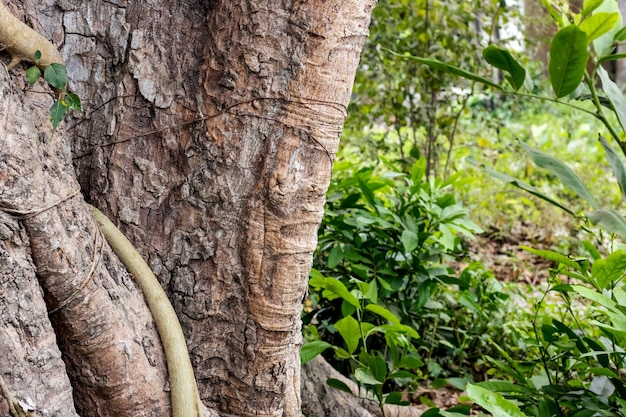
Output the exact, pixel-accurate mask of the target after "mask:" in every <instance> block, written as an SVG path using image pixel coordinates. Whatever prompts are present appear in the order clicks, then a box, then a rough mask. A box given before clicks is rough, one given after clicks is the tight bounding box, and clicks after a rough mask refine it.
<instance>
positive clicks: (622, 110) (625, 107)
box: [598, 66, 626, 132]
mask: <svg viewBox="0 0 626 417" xmlns="http://www.w3.org/2000/svg"><path fill="white" fill-rule="evenodd" d="M598 75H599V76H600V80H601V81H602V89H603V90H604V92H605V93H606V95H607V97H608V98H609V100H610V101H611V106H612V107H613V111H614V112H615V114H616V115H617V120H618V121H619V124H620V126H622V130H624V131H625V132H626V99H624V94H623V93H622V90H621V89H620V88H619V87H618V86H617V84H615V82H613V80H611V78H609V74H608V73H607V72H606V70H605V69H604V68H602V66H598Z"/></svg>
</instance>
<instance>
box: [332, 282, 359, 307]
mask: <svg viewBox="0 0 626 417" xmlns="http://www.w3.org/2000/svg"><path fill="white" fill-rule="evenodd" d="M324 289H326V290H328V291H330V292H332V293H333V294H335V295H337V296H339V297H341V298H342V299H344V300H346V301H347V302H348V303H350V304H352V305H353V306H355V307H356V308H358V309H360V308H361V306H360V304H359V300H357V299H356V297H355V296H354V295H352V293H350V291H348V289H347V288H346V286H345V285H343V283H342V282H341V281H339V280H338V279H335V278H325V281H324Z"/></svg>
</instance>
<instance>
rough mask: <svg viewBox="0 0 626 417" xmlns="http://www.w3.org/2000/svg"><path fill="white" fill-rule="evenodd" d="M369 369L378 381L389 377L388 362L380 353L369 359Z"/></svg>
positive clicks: (383, 380)
mask: <svg viewBox="0 0 626 417" xmlns="http://www.w3.org/2000/svg"><path fill="white" fill-rule="evenodd" d="M368 363H369V370H370V372H371V373H372V376H374V378H376V380H377V381H380V382H385V379H386V378H387V364H386V363H385V360H384V359H383V358H381V357H380V355H376V356H372V357H370V360H369V362H368Z"/></svg>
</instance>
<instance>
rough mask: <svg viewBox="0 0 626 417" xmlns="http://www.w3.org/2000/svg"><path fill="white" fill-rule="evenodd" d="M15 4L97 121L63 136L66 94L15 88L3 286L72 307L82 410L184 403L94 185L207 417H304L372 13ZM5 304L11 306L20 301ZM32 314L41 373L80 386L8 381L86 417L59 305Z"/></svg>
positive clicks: (10, 80) (7, 154)
mask: <svg viewBox="0 0 626 417" xmlns="http://www.w3.org/2000/svg"><path fill="white" fill-rule="evenodd" d="M14 4H15V7H12V8H11V9H12V10H13V11H14V12H15V14H16V15H18V16H19V17H21V18H23V19H24V20H25V21H27V22H29V23H30V24H31V25H33V26H34V27H35V29H37V30H38V31H40V32H41V33H42V34H44V36H46V37H47V38H49V39H51V40H52V41H53V42H54V43H55V44H56V45H60V46H61V52H62V55H63V56H64V58H65V61H66V65H67V67H68V72H69V79H70V86H69V87H70V89H71V90H72V91H74V92H76V93H77V94H79V96H80V97H81V98H82V100H83V107H84V108H85V110H86V116H85V117H84V118H77V119H76V120H74V121H72V122H69V123H68V124H67V125H66V126H65V127H63V126H62V127H61V129H60V130H59V131H58V132H57V133H56V134H55V135H54V136H51V134H50V128H49V126H48V121H47V119H48V116H47V111H48V110H47V109H48V108H49V107H50V104H51V99H50V97H49V96H48V95H46V94H37V93H35V92H31V91H28V90H27V91H25V92H23V91H22V90H24V88H23V87H24V85H23V84H24V82H23V81H22V79H23V71H24V69H25V68H26V65H21V66H18V67H16V69H15V70H13V72H12V73H11V74H6V73H4V75H2V76H3V78H4V82H3V84H2V86H3V87H2V94H3V95H2V97H0V98H1V99H2V100H1V103H0V118H1V119H0V120H3V126H4V127H3V128H4V131H3V130H2V129H0V134H2V137H1V140H2V142H0V206H1V207H2V208H3V210H4V212H5V213H7V214H6V215H3V216H4V217H2V219H6V221H5V222H4V223H0V236H3V238H2V240H0V244H3V245H4V246H0V259H3V258H2V256H3V255H2V254H3V253H5V252H7V253H9V257H10V259H11V262H8V263H7V264H8V266H5V265H4V264H3V265H2V269H0V270H2V281H0V282H2V283H3V284H2V285H5V286H13V288H25V289H24V290H22V292H23V293H24V294H27V293H28V294H31V293H32V294H33V298H36V297H39V300H41V293H40V292H39V293H38V291H37V288H36V287H34V285H35V284H34V281H33V279H34V275H35V273H36V275H37V277H38V278H39V281H40V284H41V286H42V287H43V288H44V293H45V298H46V301H47V304H48V309H49V310H53V309H58V311H56V312H54V313H50V317H51V318H52V324H53V325H54V327H55V330H56V332H57V336H58V343H59V346H60V347H61V351H62V352H63V358H64V360H65V363H66V365H67V372H68V374H69V380H71V381H72V384H73V387H74V395H73V396H74V399H73V400H74V402H75V403H76V405H77V409H78V411H79V413H80V414H81V415H82V416H88V415H94V416H96V415H97V416H105V415H126V414H127V415H133V416H136V415H155V416H156V415H159V416H161V415H164V414H165V413H166V409H167V408H168V407H169V401H168V395H167V381H166V375H165V366H164V360H163V355H162V352H161V348H160V345H159V341H158V337H157V336H156V333H155V331H154V326H153V325H152V322H151V319H150V316H149V313H148V311H147V309H146V306H145V303H144V302H143V299H142V296H141V293H140V292H139V291H138V289H137V288H136V287H135V285H134V284H133V282H132V280H131V279H130V278H129V276H128V274H127V273H126V272H125V270H124V268H123V267H122V266H121V265H120V264H119V262H118V261H117V260H116V259H115V256H114V255H112V254H111V253H110V252H109V250H108V247H107V245H105V244H103V242H102V239H101V237H99V233H98V232H97V228H96V226H95V224H94V222H93V220H92V219H91V217H90V216H89V214H88V212H87V210H86V208H85V205H84V203H83V200H82V196H81V195H75V192H76V191H78V189H79V185H80V189H81V190H82V195H84V196H85V199H86V200H88V201H89V202H91V203H92V204H94V205H96V206H98V207H99V208H100V209H101V210H103V211H104V212H105V213H107V214H108V215H109V217H110V218H111V219H114V222H116V223H117V224H118V225H119V227H120V228H121V229H122V230H123V231H124V232H125V234H126V235H127V236H128V237H129V239H130V240H131V241H132V242H133V243H134V245H135V246H136V247H137V248H138V250H139V251H140V253H141V254H142V255H143V257H144V258H145V259H146V260H147V261H148V263H149V265H150V266H151V268H152V269H153V271H154V272H155V274H156V275H157V277H158V278H159V280H160V281H161V283H162V285H163V287H164V288H165V289H166V291H167V292H168V295H169V297H170V300H171V301H172V303H173V305H174V307H175V309H176V311H177V312H178V316H179V319H180V321H181V324H182V326H183V330H184V332H185V335H186V338H187V343H188V347H189V351H190V353H191V358H192V363H193V365H194V368H195V372H196V378H197V380H198V385H199V390H200V395H201V397H202V399H203V401H204V402H205V404H206V405H208V406H209V407H211V408H213V409H215V410H218V411H219V413H220V415H222V416H247V415H255V416H258V415H264V416H298V417H299V416H300V408H301V404H300V403H301V401H300V394H299V386H300V366H299V347H300V345H301V335H300V321H299V316H300V310H301V302H302V299H303V297H304V295H305V292H306V282H307V277H308V272H309V268H310V262H311V256H312V252H313V250H314V249H315V244H316V233H317V227H318V224H319V222H320V219H321V216H322V213H323V204H324V200H325V192H326V189H327V186H328V181H329V178H330V173H331V168H332V159H333V157H334V154H335V151H336V149H337V145H338V140H339V135H340V132H341V127H342V124H343V121H344V119H345V117H346V106H347V103H348V100H349V97H350V90H351V86H352V81H353V79H354V74H355V71H356V65H357V63H358V58H359V53H360V50H361V46H362V42H363V39H364V37H365V36H366V34H367V28H368V25H369V16H370V13H371V10H372V8H373V6H374V1H373V0H350V1H343V0H332V1H308V2H302V1H293V2H279V1H270V2H267V1H260V0H258V1H201V0H181V1H166V0H154V1H151V2H150V3H149V4H148V3H146V2H133V1H128V2H127V1H124V0H120V1H118V2H95V1H88V2H83V1H77V0H62V1H58V2H56V3H54V2H53V1H52V0H50V1H47V2H43V3H42V2H35V1H34V0H24V1H23V2H21V3H19V2H15V3H14ZM20 10H22V11H27V12H26V13H25V14H23V13H20ZM35 90H38V91H47V90H46V87H45V86H44V85H43V84H39V85H38V86H36V87H35ZM72 159H73V161H74V169H75V172H76V174H74V171H73V170H72V166H71V162H70V161H71V160H72ZM76 178H78V183H79V184H78V183H77V180H76ZM25 212H27V213H25ZM3 226H4V229H3V228H2V227H3ZM3 231H4V232H3ZM16 265H26V267H25V268H24V269H23V273H20V274H15V273H14V272H13V271H15V269H16V268H17V266H16ZM29 271H30V272H29ZM29 286H30V287H29ZM31 287H32V288H31ZM0 288H4V287H0ZM26 288H31V289H30V290H28V291H30V292H27V289H26ZM0 296H1V297H2V304H3V307H2V308H5V307H4V304H7V303H8V301H7V300H9V299H10V293H9V291H8V290H6V292H3V293H2V294H0ZM22 296H23V294H20V297H22ZM36 306H38V307H36ZM32 308H33V311H35V308H38V309H39V310H36V311H39V313H35V312H33V313H32V314H33V316H32V321H31V319H29V317H30V316H23V318H19V316H18V318H17V319H10V318H9V317H14V316H9V315H8V313H7V315H6V319H4V318H5V315H4V314H3V316H2V317H3V324H4V326H5V328H8V327H7V326H8V325H9V323H10V322H11V320H13V321H15V320H18V322H19V323H21V325H23V326H39V327H40V328H41V329H42V330H41V331H40V335H39V336H40V337H39V339H41V341H39V339H37V343H44V342H45V343H47V344H48V345H49V346H50V352H52V353H50V354H49V356H50V357H51V358H56V360H57V363H56V364H54V363H53V362H50V363H51V365H49V366H50V367H51V370H50V372H52V371H54V372H55V375H54V376H50V377H49V378H46V377H45V376H44V375H43V374H42V375H38V377H39V378H41V379H42V381H44V382H48V383H49V381H50V380H51V379H50V378H53V377H54V378H56V379H55V380H59V381H64V382H63V383H59V384H58V387H57V386H56V385H55V388H54V390H52V389H48V388H47V387H44V386H41V387H40V388H38V389H37V388H33V389H34V390H35V391H36V390H41V391H46V392H50V393H49V394H45V395H46V396H43V394H42V395H40V396H37V395H35V393H34V391H29V390H28V389H27V387H26V388H24V389H23V388H22V387H21V386H20V385H19V384H18V383H17V380H18V379H19V378H18V376H16V375H15V371H13V370H12V369H14V368H13V367H12V366H6V367H3V368H2V372H3V374H4V375H5V376H8V378H7V379H8V381H7V382H8V385H9V387H10V388H11V389H12V390H13V391H14V392H15V393H16V396H17V397H20V398H27V397H28V398H32V399H33V401H35V402H36V404H35V405H36V406H37V407H38V409H43V408H44V407H48V406H50V405H51V404H52V403H49V399H50V398H54V399H55V402H54V404H55V406H56V404H60V405H58V410H59V411H58V412H51V414H50V415H63V416H65V415H67V416H69V415H74V414H73V413H74V411H73V409H72V407H70V406H71V403H72V397H71V396H70V389H69V386H68V378H67V376H66V375H65V370H64V369H63V367H62V366H61V364H60V363H59V362H58V358H59V354H58V351H57V350H54V349H56V348H55V345H56V342H55V340H54V337H53V335H52V333H51V331H50V327H49V326H50V322H49V321H48V319H47V317H46V315H45V314H44V312H45V310H44V307H43V304H42V303H41V301H39V304H36V303H33V307H32ZM10 314H13V315H15V314H20V312H19V310H18V311H17V312H15V313H10ZM46 326H47V327H46ZM39 327H38V328H39ZM1 334H2V333H0V335H1ZM29 336H32V335H29ZM0 337H1V336H0ZM2 343H3V342H2V340H0V347H2V348H4V346H5V345H4V344H2ZM29 343H35V342H29ZM3 351H4V349H3ZM55 352H56V353H55ZM22 360H23V359H22ZM0 364H2V362H0ZM25 369H26V368H25ZM40 371H41V369H39V367H35V369H33V370H32V372H40ZM24 372H30V371H28V370H27V369H26V370H25V371H24ZM44 382H42V383H44ZM57 398H58V399H59V400H56V399H57ZM61 401H65V402H64V403H63V402H61Z"/></svg>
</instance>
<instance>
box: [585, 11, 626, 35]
mask: <svg viewBox="0 0 626 417" xmlns="http://www.w3.org/2000/svg"><path fill="white" fill-rule="evenodd" d="M619 18H620V15H619V13H595V14H594V15H592V16H589V17H588V18H586V19H585V20H583V21H582V23H581V24H580V28H581V29H582V30H583V31H584V32H585V33H586V34H587V42H592V41H593V40H594V39H597V38H599V37H600V36H602V35H604V34H605V33H607V32H608V31H610V30H611V29H613V26H615V23H617V21H618V20H619Z"/></svg>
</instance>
